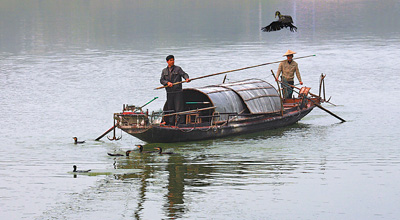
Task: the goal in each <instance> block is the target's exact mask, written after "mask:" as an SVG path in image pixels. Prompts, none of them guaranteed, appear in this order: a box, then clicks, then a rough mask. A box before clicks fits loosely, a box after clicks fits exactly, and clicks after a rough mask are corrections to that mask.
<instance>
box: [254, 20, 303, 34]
mask: <svg viewBox="0 0 400 220" xmlns="http://www.w3.org/2000/svg"><path fill="white" fill-rule="evenodd" d="M282 28H289V29H290V31H291V32H294V31H297V27H296V26H294V25H293V24H291V23H283V22H281V21H273V22H272V23H271V24H269V25H268V26H265V27H263V28H261V30H262V31H264V32H271V31H279V30H281V29H282Z"/></svg>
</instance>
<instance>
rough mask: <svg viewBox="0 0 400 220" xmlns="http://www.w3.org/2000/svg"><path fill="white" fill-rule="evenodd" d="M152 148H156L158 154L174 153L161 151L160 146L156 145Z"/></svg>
mask: <svg viewBox="0 0 400 220" xmlns="http://www.w3.org/2000/svg"><path fill="white" fill-rule="evenodd" d="M154 149H156V150H158V153H159V154H174V153H172V152H162V148H161V147H156V148H154Z"/></svg>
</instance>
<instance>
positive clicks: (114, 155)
mask: <svg viewBox="0 0 400 220" xmlns="http://www.w3.org/2000/svg"><path fill="white" fill-rule="evenodd" d="M131 152H132V151H131V150H128V151H126V152H125V155H123V154H112V153H107V154H108V155H109V156H113V157H123V156H127V157H129V154H130V153H131Z"/></svg>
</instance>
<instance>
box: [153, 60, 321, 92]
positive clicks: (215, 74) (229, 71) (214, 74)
mask: <svg viewBox="0 0 400 220" xmlns="http://www.w3.org/2000/svg"><path fill="white" fill-rule="evenodd" d="M314 56H316V55H308V56H303V57H295V58H293V59H302V58H307V57H314ZM282 61H285V60H279V61H275V62H269V63H263V64H258V65H254V66H248V67H243V68H240V69H234V70H228V71H224V72H219V73H213V74H209V75H205V76H199V77H195V78H192V79H190V81H193V80H197V79H203V78H206V77H210V76H217V75H220V74H224V73H231V72H235V71H241V70H246V69H250V68H255V67H260V66H265V65H269V64H274V63H280V62H282ZM184 82H186V80H184V81H181V82H176V83H173V84H172V85H178V84H181V83H184ZM166 87H168V86H160V87H157V88H155V89H154V90H157V89H162V88H166Z"/></svg>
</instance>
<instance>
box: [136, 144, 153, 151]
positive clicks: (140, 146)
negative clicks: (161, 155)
mask: <svg viewBox="0 0 400 220" xmlns="http://www.w3.org/2000/svg"><path fill="white" fill-rule="evenodd" d="M136 146H137V147H138V148H139V153H155V152H157V151H143V145H140V144H138V145H136Z"/></svg>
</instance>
